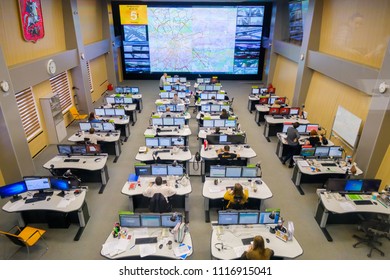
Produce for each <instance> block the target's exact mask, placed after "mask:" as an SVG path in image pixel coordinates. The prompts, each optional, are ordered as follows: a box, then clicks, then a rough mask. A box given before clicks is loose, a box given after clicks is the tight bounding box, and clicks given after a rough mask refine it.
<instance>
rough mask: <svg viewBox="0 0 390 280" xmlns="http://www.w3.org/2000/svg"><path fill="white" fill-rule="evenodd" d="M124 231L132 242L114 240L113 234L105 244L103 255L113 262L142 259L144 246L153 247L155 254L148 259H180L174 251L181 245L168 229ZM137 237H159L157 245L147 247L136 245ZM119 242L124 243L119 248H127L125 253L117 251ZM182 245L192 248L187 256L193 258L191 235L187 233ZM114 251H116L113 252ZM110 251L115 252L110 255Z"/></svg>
mask: <svg viewBox="0 0 390 280" xmlns="http://www.w3.org/2000/svg"><path fill="white" fill-rule="evenodd" d="M121 229H122V230H123V229H124V230H126V231H127V236H129V235H130V236H131V238H130V240H129V239H127V236H125V238H121V239H118V238H114V237H113V235H112V232H111V233H110V234H109V235H108V237H107V239H106V241H105V242H104V244H103V248H102V250H101V252H100V253H101V255H102V256H104V257H106V258H108V259H112V260H120V259H139V258H142V257H143V256H142V253H141V252H142V251H141V250H142V246H148V245H149V246H152V248H153V253H152V254H151V255H148V256H146V258H148V259H161V258H163V259H180V257H177V256H176V255H175V253H174V250H175V249H177V248H178V247H179V245H180V243H177V242H175V241H174V237H173V235H172V234H171V233H170V232H169V230H168V229H166V228H124V227H122V228H121ZM137 236H140V237H157V243H154V244H147V245H135V239H136V237H137ZM168 241H171V242H172V249H169V248H168V246H167V243H168ZM119 242H124V243H122V244H120V245H119V246H121V245H123V247H124V248H125V249H124V250H123V251H122V250H120V251H118V250H115V245H117V244H118V243H119ZM160 244H163V247H162V248H161V249H159V245H160ZM181 244H185V245H188V246H190V247H191V249H190V251H189V252H188V254H187V257H189V256H191V255H192V253H193V246H192V239H191V234H190V233H189V232H186V234H185V236H184V240H183V242H182V243H181ZM112 249H114V250H112ZM110 251H113V253H112V254H110Z"/></svg>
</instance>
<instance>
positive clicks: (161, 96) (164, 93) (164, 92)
mask: <svg viewBox="0 0 390 280" xmlns="http://www.w3.org/2000/svg"><path fill="white" fill-rule="evenodd" d="M160 98H162V99H165V98H169V92H167V91H162V92H160Z"/></svg>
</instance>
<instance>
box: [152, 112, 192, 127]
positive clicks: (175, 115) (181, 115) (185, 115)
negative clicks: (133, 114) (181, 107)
mask: <svg viewBox="0 0 390 280" xmlns="http://www.w3.org/2000/svg"><path fill="white" fill-rule="evenodd" d="M163 114H164V112H157V113H156V112H153V113H152V115H151V116H150V117H151V118H153V116H157V117H159V118H162V115H163ZM169 114H170V115H171V117H172V118H184V119H185V120H186V124H188V121H189V120H190V119H191V114H190V113H188V112H182V113H179V112H177V113H175V112H169Z"/></svg>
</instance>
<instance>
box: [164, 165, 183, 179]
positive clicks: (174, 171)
mask: <svg viewBox="0 0 390 280" xmlns="http://www.w3.org/2000/svg"><path fill="white" fill-rule="evenodd" d="M167 169H168V175H174V176H183V174H184V170H183V166H180V165H176V166H173V165H168V168H167Z"/></svg>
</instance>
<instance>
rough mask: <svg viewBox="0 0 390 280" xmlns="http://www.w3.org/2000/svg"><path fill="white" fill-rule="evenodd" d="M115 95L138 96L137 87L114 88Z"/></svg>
mask: <svg viewBox="0 0 390 280" xmlns="http://www.w3.org/2000/svg"><path fill="white" fill-rule="evenodd" d="M115 92H116V93H119V94H121V93H126V94H138V93H139V87H116V88H115Z"/></svg>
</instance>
